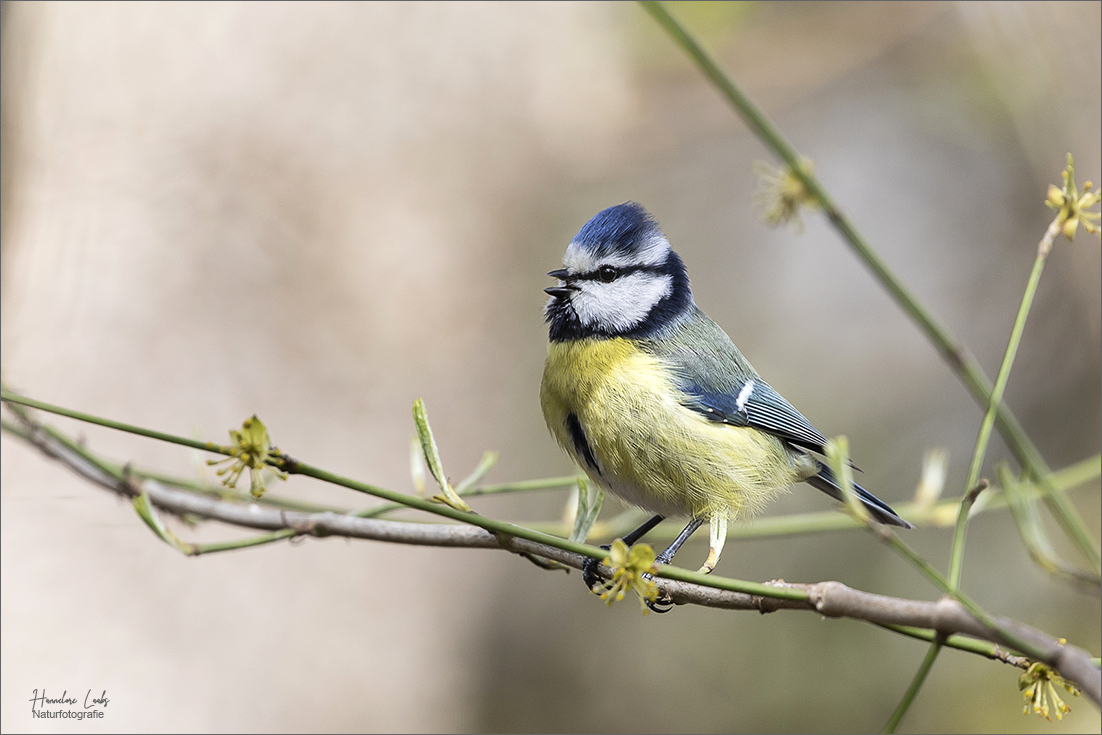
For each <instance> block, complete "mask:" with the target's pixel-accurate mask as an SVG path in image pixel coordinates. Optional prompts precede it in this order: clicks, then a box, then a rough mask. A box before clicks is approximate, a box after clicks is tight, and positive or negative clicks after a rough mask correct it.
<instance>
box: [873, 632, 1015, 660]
mask: <svg viewBox="0 0 1102 735" xmlns="http://www.w3.org/2000/svg"><path fill="white" fill-rule="evenodd" d="M873 625H877V626H879V627H881V628H885V629H887V630H890V631H893V632H895V633H900V634H901V635H905V636H908V637H910V638H914V639H916V640H920V641H926V642H927V643H934V642H935V641H937V640H938V638H939V633H938V632H937V631H934V630H929V629H927V628H913V627H911V626H909V625H895V624H894V623H873ZM942 646H944V647H945V648H955V649H957V650H958V651H966V652H967V653H975V654H978V655H980V656H984V657H986V658H989V659H991V660H992V661H1003V662H1004V663H1012V662H1010V661H1008V660H1007V658H1008V656H1009V654H1008V653H1007V652H1006V651H1004V650H1003V649H1002V648H1001V647H999V644H997V643H992V642H991V641H981V640H979V639H977V638H969V637H968V636H964V635H958V634H953V635H951V636H949V637H948V638H946V639H945V640H944V641H942Z"/></svg>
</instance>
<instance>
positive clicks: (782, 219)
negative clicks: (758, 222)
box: [752, 158, 819, 230]
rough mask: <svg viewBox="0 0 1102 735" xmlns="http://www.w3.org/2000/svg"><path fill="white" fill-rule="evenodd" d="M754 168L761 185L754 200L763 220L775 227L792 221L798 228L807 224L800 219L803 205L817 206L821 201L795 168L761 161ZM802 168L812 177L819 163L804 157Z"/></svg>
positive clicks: (801, 163) (800, 228)
mask: <svg viewBox="0 0 1102 735" xmlns="http://www.w3.org/2000/svg"><path fill="white" fill-rule="evenodd" d="M754 168H755V172H756V173H757V175H758V188H757V191H755V192H754V194H753V197H752V201H753V203H754V205H755V206H757V207H758V209H760V210H761V216H762V220H764V221H765V223H766V224H768V225H771V226H774V227H776V226H777V225H783V224H788V223H790V222H791V223H792V224H794V225H795V226H796V229H797V230H802V229H803V226H804V224H803V221H802V220H801V219H800V208H801V207H810V208H812V209H817V208H818V207H819V200H818V199H816V198H815V195H814V194H812V193H811V192H810V191H808V190H807V187H806V186H804V182H803V181H801V180H800V177H799V176H797V175H796V174H795V172H794V171H793V170H792V168H791V167H788V168H785V169H783V170H782V169H777V168H773V167H772V166H770V165H769V164H767V163H764V162H762V161H758V162H756V163H755V165H754ZM800 168H802V169H803V171H804V173H806V174H807V175H808V176H811V175H813V174H814V173H815V164H814V163H813V162H812V161H811V159H810V158H803V159H801V160H800Z"/></svg>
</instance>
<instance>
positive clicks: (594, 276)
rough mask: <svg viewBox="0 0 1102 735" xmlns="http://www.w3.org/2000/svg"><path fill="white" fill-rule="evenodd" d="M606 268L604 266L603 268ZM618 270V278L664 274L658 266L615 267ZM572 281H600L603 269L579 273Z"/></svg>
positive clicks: (571, 277)
mask: <svg viewBox="0 0 1102 735" xmlns="http://www.w3.org/2000/svg"><path fill="white" fill-rule="evenodd" d="M601 267H604V266H601ZM612 267H613V268H615V269H616V277H617V278H619V277H621V276H626V275H629V274H631V273H664V271H663V270H662V267H661V266H657V265H614V266H612ZM570 280H573V281H600V280H603V279H602V278H601V268H597V269H596V270H593V271H589V272H588V273H579V274H577V275H571V276H570Z"/></svg>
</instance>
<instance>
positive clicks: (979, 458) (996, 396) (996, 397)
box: [949, 217, 1060, 588]
mask: <svg viewBox="0 0 1102 735" xmlns="http://www.w3.org/2000/svg"><path fill="white" fill-rule="evenodd" d="M1059 231H1060V218H1059V217H1057V218H1056V219H1054V220H1052V224H1050V225H1049V226H1048V229H1047V230H1046V231H1045V235H1044V237H1043V238H1041V245H1040V246H1039V247H1038V248H1037V257H1036V258H1035V259H1034V261H1033V270H1032V271H1031V272H1030V274H1029V281H1028V282H1027V283H1026V286H1025V293H1023V294H1022V303H1021V305H1019V306H1018V316H1017V317H1015V319H1014V326H1013V328H1012V329H1011V330H1010V340H1009V341H1008V342H1007V344H1006V352H1005V353H1003V361H1002V365H1000V366H999V374H998V376H996V378H995V387H994V389H993V390H992V391H991V397H990V399H988V401H987V412H986V413H984V415H983V421H982V422H980V432H979V436H977V437H976V448H975V450H974V451H973V452H972V466H971V467H970V468H969V470H968V482H967V483H965V486H964V487H965V490H967V491H968V495H966V496H965V497H966V498H967V497H968V496H970V495H971V494H972V492H973V488H976V487H977V485H976V483H977V482H979V478H980V469H981V468H982V467H983V460H984V457H985V456H986V454H987V445H988V442H989V441H990V440H991V427H992V426H994V424H995V411H996V409H997V407H998V405H999V403H1000V402H1001V401H1002V399H1003V393H1004V392H1005V390H1006V383H1007V381H1008V380H1010V368H1011V367H1012V366H1013V365H1014V358H1015V357H1016V356H1017V354H1018V345H1020V344H1021V341H1022V332H1023V331H1024V330H1025V322H1026V318H1027V317H1028V316H1029V310H1030V309H1031V308H1032V307H1033V297H1034V296H1035V295H1036V293H1037V286H1038V285H1039V284H1040V282H1041V273H1042V272H1043V271H1044V269H1045V261H1046V260H1047V258H1048V253H1049V251H1050V250H1051V249H1052V241H1053V239H1054V238H1055V237H1056V234H1057V233H1058V232H1059ZM1046 242H1047V243H1048V246H1047V247H1046V246H1045V243H1046ZM970 507H971V503H969V504H968V508H970ZM968 508H966V507H965V506H964V503H961V510H960V518H959V519H958V520H957V530H956V534H955V535H954V536H953V551H952V555H951V557H950V559H949V584H951V585H953V587H954V588H959V587H960V577H961V574H962V570H963V566H964V536H965V533H964V530H965V526H966V525H967V523H968Z"/></svg>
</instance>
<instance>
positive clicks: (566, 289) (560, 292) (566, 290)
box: [543, 268, 578, 299]
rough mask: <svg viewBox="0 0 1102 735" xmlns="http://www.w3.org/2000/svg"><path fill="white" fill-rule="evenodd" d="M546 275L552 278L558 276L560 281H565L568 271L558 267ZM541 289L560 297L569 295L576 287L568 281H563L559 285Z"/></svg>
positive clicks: (568, 275)
mask: <svg viewBox="0 0 1102 735" xmlns="http://www.w3.org/2000/svg"><path fill="white" fill-rule="evenodd" d="M547 275H549V276H551V277H552V278H558V279H559V280H560V281H565V280H566V279H567V278H569V277H570V271H568V270H567V269H566V268H559V269H558V270H557V271H551V272H550V273H548V274H547ZM543 290H544V292H545V293H549V294H551V295H552V296H554V297H556V298H559V299H561V298H565V297H566V296H569V295H570V294H571V293H572V292H574V291H577V290H578V287H577V286H574V285H571V284H569V283H564V284H562V285H561V286H551V287H550V288H545V289H543Z"/></svg>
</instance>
